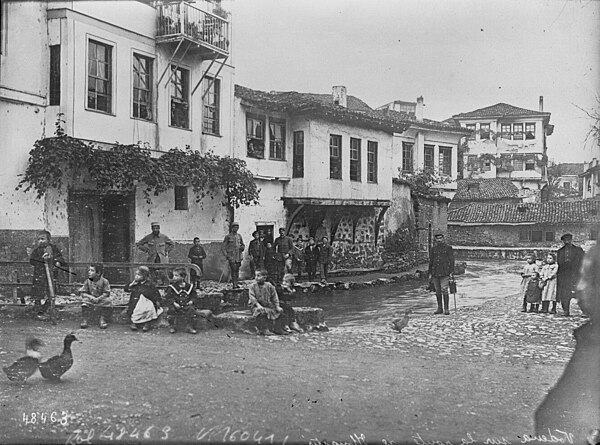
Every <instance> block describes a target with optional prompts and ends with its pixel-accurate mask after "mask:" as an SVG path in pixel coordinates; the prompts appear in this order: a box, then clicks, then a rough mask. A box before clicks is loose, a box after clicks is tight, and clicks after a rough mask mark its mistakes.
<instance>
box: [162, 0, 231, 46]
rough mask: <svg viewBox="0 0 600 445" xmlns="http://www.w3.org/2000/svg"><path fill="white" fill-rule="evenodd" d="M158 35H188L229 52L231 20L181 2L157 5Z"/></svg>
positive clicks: (202, 42) (197, 40) (190, 37)
mask: <svg viewBox="0 0 600 445" xmlns="http://www.w3.org/2000/svg"><path fill="white" fill-rule="evenodd" d="M157 9H158V23H157V32H156V36H157V37H175V36H182V37H187V38H189V39H191V40H194V41H195V42H198V43H201V44H204V45H206V46H208V47H212V48H213V49H218V50H219V51H220V52H222V53H227V54H228V53H229V40H230V39H229V36H230V33H229V31H230V29H229V27H230V24H229V22H228V21H227V20H226V19H224V18H222V17H219V16H217V15H215V14H211V13H210V12H207V11H203V10H201V9H198V8H195V7H193V6H192V5H190V4H188V3H185V2H179V3H169V4H165V5H159V6H157Z"/></svg>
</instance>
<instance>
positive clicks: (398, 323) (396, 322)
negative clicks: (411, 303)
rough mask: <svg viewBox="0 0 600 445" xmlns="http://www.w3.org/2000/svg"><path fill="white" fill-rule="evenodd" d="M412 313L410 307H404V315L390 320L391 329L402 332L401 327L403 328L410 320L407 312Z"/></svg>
mask: <svg viewBox="0 0 600 445" xmlns="http://www.w3.org/2000/svg"><path fill="white" fill-rule="evenodd" d="M411 313H412V310H411V309H406V310H405V311H404V317H402V318H399V319H398V320H394V321H393V322H392V329H394V330H396V331H398V332H402V329H404V328H405V327H406V326H408V320H410V317H409V314H411Z"/></svg>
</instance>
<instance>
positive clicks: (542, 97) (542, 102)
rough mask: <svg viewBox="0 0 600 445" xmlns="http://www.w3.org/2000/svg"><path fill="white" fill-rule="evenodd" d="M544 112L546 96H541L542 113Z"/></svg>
mask: <svg viewBox="0 0 600 445" xmlns="http://www.w3.org/2000/svg"><path fill="white" fill-rule="evenodd" d="M543 112H544V96H540V113H543Z"/></svg>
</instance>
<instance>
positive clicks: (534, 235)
mask: <svg viewBox="0 0 600 445" xmlns="http://www.w3.org/2000/svg"><path fill="white" fill-rule="evenodd" d="M538 238H539V239H538ZM543 240H544V231H543V230H531V231H530V241H531V242H532V243H541V242H543Z"/></svg>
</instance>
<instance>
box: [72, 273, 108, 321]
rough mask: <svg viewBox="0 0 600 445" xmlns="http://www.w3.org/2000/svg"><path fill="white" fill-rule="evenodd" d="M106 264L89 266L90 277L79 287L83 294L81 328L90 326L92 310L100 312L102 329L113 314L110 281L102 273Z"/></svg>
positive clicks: (80, 293)
mask: <svg viewBox="0 0 600 445" xmlns="http://www.w3.org/2000/svg"><path fill="white" fill-rule="evenodd" d="M103 273H104V266H103V265H102V264H92V265H90V267H89V268H88V279H87V280H85V281H84V283H83V285H82V286H81V288H80V289H79V295H80V296H81V317H82V321H81V329H86V328H87V327H88V318H89V317H90V314H91V312H92V310H94V309H96V310H98V311H99V312H100V323H99V325H100V329H106V328H107V327H108V323H107V321H106V320H109V319H110V316H111V314H112V309H111V308H112V303H111V301H110V283H109V282H108V280H107V279H106V278H104V277H103V276H102V275H103Z"/></svg>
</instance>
